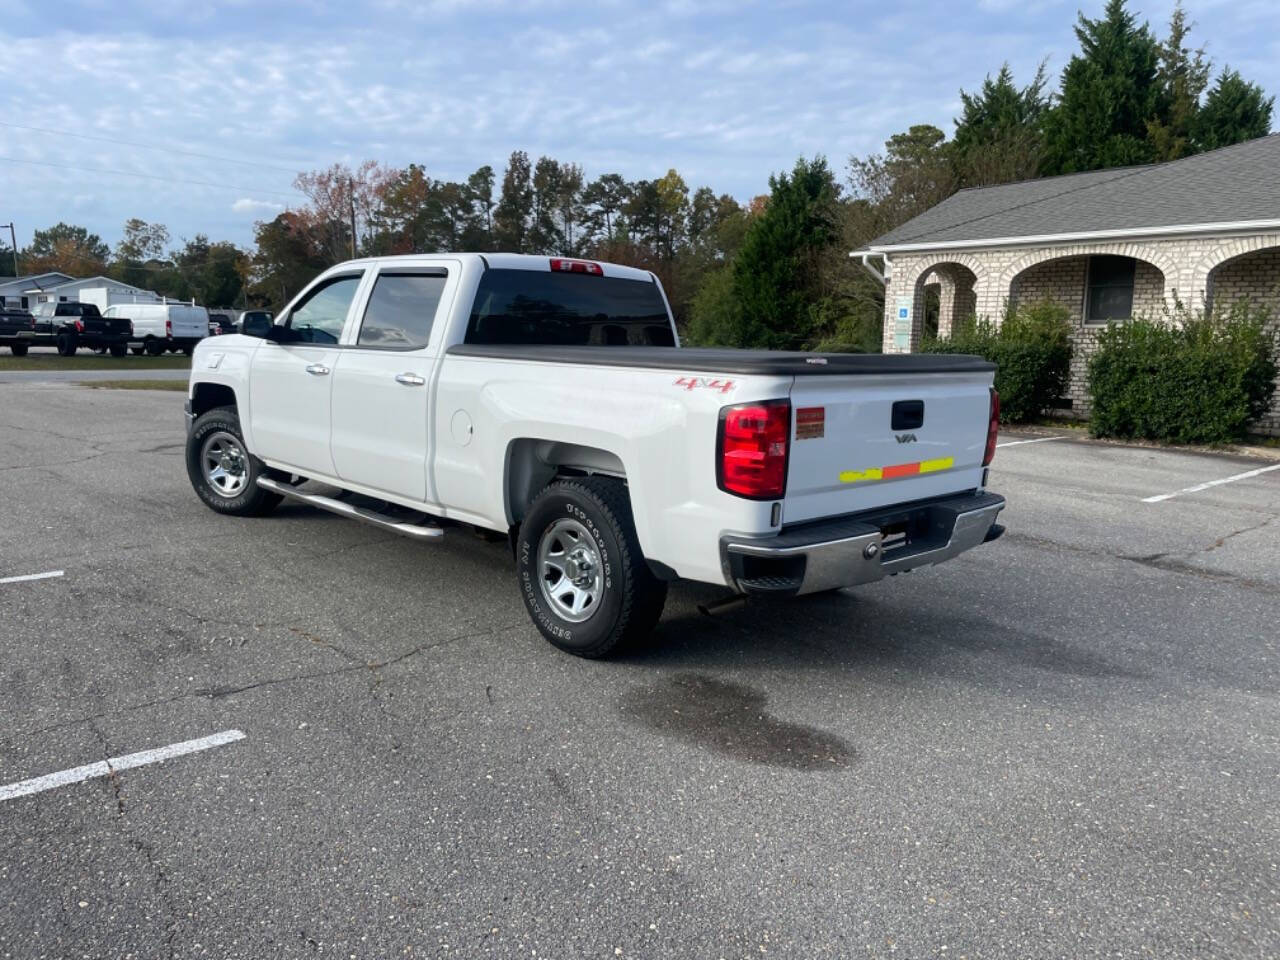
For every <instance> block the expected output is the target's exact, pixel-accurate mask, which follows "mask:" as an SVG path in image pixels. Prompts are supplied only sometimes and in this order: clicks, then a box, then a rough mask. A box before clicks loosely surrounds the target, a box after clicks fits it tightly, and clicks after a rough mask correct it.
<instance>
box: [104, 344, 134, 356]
mask: <svg viewBox="0 0 1280 960" xmlns="http://www.w3.org/2000/svg"><path fill="white" fill-rule="evenodd" d="M107 349H108V350H110V351H111V355H112V356H113V357H123V356H127V355H128V353H129V348H128V347H127V346H125V345H124V344H123V343H113V344H112V345H111V346H110V347H108V348H107Z"/></svg>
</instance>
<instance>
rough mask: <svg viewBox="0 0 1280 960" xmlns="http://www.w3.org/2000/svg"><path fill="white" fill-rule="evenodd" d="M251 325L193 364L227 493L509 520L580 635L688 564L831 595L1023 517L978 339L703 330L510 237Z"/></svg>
mask: <svg viewBox="0 0 1280 960" xmlns="http://www.w3.org/2000/svg"><path fill="white" fill-rule="evenodd" d="M246 327H247V329H245V330H243V331H242V332H241V333H240V334H233V335H231V336H224V337H215V338H213V339H209V340H205V341H202V342H201V343H200V345H199V346H198V347H197V348H196V352H195V360H194V362H193V363H192V367H191V383H190V390H189V395H188V401H187V417H188V437H187V471H188V474H189V476H190V478H191V483H192V485H193V486H194V487H195V490H196V492H197V493H198V494H199V496H200V498H201V499H202V500H203V501H204V502H205V503H206V504H207V505H208V506H210V507H212V508H213V509H214V510H217V511H218V512H220V513H227V514H238V515H249V514H262V513H265V512H267V511H269V510H271V509H272V508H274V507H275V506H276V505H277V504H278V503H279V502H280V501H281V499H282V498H284V497H288V498H292V499H294V500H297V501H301V502H303V503H307V504H311V505H312V506H315V507H319V508H322V509H325V510H330V511H333V512H335V513H339V514H343V515H346V516H349V517H353V518H357V519H361V520H364V521H366V522H369V523H373V524H376V525H378V526H380V527H383V528H384V529H388V530H392V531H395V532H397V533H401V534H406V535H408V536H411V537H416V538H419V539H422V540H430V539H432V538H435V537H439V536H442V535H443V534H444V531H445V529H446V528H448V527H451V526H455V525H469V526H471V527H474V528H479V529H481V530H483V531H493V532H496V533H497V534H499V535H502V536H503V537H504V538H505V537H509V538H510V542H511V545H512V549H513V552H514V554H515V565H516V572H517V583H518V586H519V589H520V593H521V595H522V597H523V599H524V602H525V605H526V607H527V608H528V611H529V614H530V616H531V617H532V619H533V622H534V623H535V624H536V625H537V627H538V629H539V630H540V631H541V632H542V633H543V634H544V635H545V636H546V638H547V639H548V640H550V641H551V642H552V643H553V644H555V645H556V646H558V647H561V648H563V649H565V650H567V651H570V652H571V653H575V654H578V655H580V656H589V657H598V656H604V655H606V654H608V653H610V652H612V651H614V650H615V649H617V648H618V647H619V645H620V644H623V643H625V642H627V641H629V640H632V639H635V638H638V637H640V636H642V635H644V634H646V633H647V632H648V631H650V630H651V629H652V628H653V626H654V625H655V624H656V623H657V621H658V618H659V617H660V616H661V613H662V607H663V604H664V602H665V600H666V594H667V584H668V583H669V582H671V581H673V580H676V579H688V580H696V581H703V582H706V583H713V584H719V585H723V586H726V587H728V588H730V589H731V590H732V591H734V592H735V593H738V594H748V595H768V596H773V597H782V596H789V595H794V594H805V593H813V592H816V591H822V590H834V589H838V588H840V587H845V586H850V585H853V584H859V583H868V582H870V581H874V580H878V579H880V578H882V577H884V576H886V575H889V574H896V573H902V572H906V571H908V570H911V569H913V568H916V567H921V566H925V565H928V564H935V563H939V562H941V561H943V560H947V559H949V558H951V557H953V556H955V555H956V554H958V553H960V552H962V551H964V550H968V549H969V548H970V547H974V546H977V545H978V544H980V543H983V542H984V541H987V540H992V539H995V537H997V536H999V535H1000V533H1001V532H1002V531H1003V528H1002V527H1001V526H1000V525H999V524H997V523H996V515H997V514H998V513H999V512H1000V510H1001V508H1002V507H1003V506H1004V499H1003V498H1002V497H999V496H997V495H995V494H991V493H988V492H986V485H987V467H988V464H989V463H990V462H991V457H992V454H993V453H994V450H995V440H996V425H997V418H998V401H997V398H996V395H995V391H994V390H993V389H992V386H991V383H992V377H993V367H992V365H991V364H989V363H987V362H986V361H984V360H981V359H979V358H976V357H964V356H931V355H886V356H869V355H846V354H808V353H782V352H767V351H750V350H721V349H698V348H692V349H686V348H680V347H678V344H677V337H676V333H675V328H674V325H673V323H672V319H671V314H670V309H669V307H668V304H667V300H666V296H665V294H664V293H663V290H662V287H661V285H660V284H659V283H658V281H657V279H656V278H655V277H654V276H653V274H651V273H648V272H646V271H643V270H637V269H634V268H631V267H623V266H616V265H614V264H609V263H598V262H594V261H586V260H570V259H560V258H547V257H533V256H520V255H515V254H484V255H481V254H450V255H438V256H410V257H380V258H376V259H367V260H353V261H350V262H348V263H343V264H340V265H338V266H336V267H333V268H332V269H330V270H327V271H325V272H324V273H323V274H321V275H320V276H319V277H318V278H317V279H316V280H315V281H314V282H312V283H311V284H310V285H309V286H308V287H307V288H306V289H305V290H303V291H302V293H300V294H299V295H298V297H297V298H296V299H294V300H293V302H292V303H291V304H290V305H289V306H288V307H287V308H286V309H285V310H284V311H283V312H282V313H281V314H280V315H279V316H278V317H276V318H275V319H274V321H271V320H267V319H263V320H261V321H260V322H257V323H247V324H246ZM334 488H336V489H334Z"/></svg>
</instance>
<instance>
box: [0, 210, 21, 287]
mask: <svg viewBox="0 0 1280 960" xmlns="http://www.w3.org/2000/svg"><path fill="white" fill-rule="evenodd" d="M5 227H8V228H9V243H10V245H11V246H12V247H13V275H14V276H15V277H16V276H19V271H18V237H17V234H15V233H14V232H13V223H12V221H10V222H9V223H0V230H2V229H4V228H5Z"/></svg>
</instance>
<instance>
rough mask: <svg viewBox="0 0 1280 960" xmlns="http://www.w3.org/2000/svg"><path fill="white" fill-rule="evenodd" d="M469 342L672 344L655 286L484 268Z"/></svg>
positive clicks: (664, 309) (645, 282)
mask: <svg viewBox="0 0 1280 960" xmlns="http://www.w3.org/2000/svg"><path fill="white" fill-rule="evenodd" d="M466 342H467V343H487V344H531V345H554V346H610V347H612V346H618V347H626V346H650V347H673V346H675V337H674V336H673V335H672V333H671V321H670V319H669V318H668V316H667V305H666V303H665V302H664V301H663V299H662V294H661V292H660V291H659V290H658V285H657V284H656V283H655V282H653V281H652V280H628V279H624V278H621V277H602V276H596V275H592V274H586V273H552V272H551V271H549V270H548V271H545V272H543V271H540V270H486V271H485V272H484V275H483V276H482V277H481V278H480V285H479V288H478V289H477V290H476V299H475V303H474V305H473V306H472V308H471V320H470V322H469V323H468V324H467V336H466Z"/></svg>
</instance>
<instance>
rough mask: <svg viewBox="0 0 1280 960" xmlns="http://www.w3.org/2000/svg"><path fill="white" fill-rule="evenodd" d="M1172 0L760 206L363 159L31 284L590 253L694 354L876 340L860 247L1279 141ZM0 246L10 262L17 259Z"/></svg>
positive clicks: (41, 243) (142, 229)
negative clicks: (641, 275)
mask: <svg viewBox="0 0 1280 960" xmlns="http://www.w3.org/2000/svg"><path fill="white" fill-rule="evenodd" d="M1190 33H1191V25H1190V22H1189V21H1188V18H1187V15H1186V12H1185V11H1184V10H1183V9H1182V7H1180V6H1179V7H1177V8H1176V9H1175V11H1174V13H1173V15H1172V17H1171V19H1170V22H1169V24H1168V27H1167V31H1166V34H1165V36H1164V37H1157V36H1156V34H1155V33H1154V32H1153V31H1152V29H1151V28H1150V26H1149V25H1148V24H1147V23H1145V22H1139V20H1138V17H1137V16H1136V15H1135V14H1134V13H1133V12H1131V11H1130V10H1129V8H1128V6H1127V4H1126V0H1108V2H1107V4H1106V7H1105V9H1104V11H1103V13H1102V15H1101V16H1100V17H1098V18H1096V19H1091V18H1089V17H1086V16H1085V15H1084V14H1083V13H1081V14H1079V15H1078V18H1077V23H1076V26H1075V34H1076V37H1077V40H1078V42H1079V49H1078V50H1077V51H1076V52H1075V53H1074V54H1073V55H1072V57H1071V58H1070V60H1069V62H1068V63H1067V65H1066V67H1065V68H1064V69H1063V71H1062V75H1061V78H1060V80H1059V83H1058V88H1057V89H1056V90H1055V91H1050V90H1049V83H1048V78H1047V74H1046V69H1045V66H1044V65H1043V64H1042V65H1041V66H1040V68H1039V69H1038V70H1037V71H1036V73H1035V74H1034V75H1033V76H1032V77H1031V78H1030V79H1029V80H1028V81H1027V82H1026V83H1025V84H1022V85H1019V84H1018V83H1017V82H1016V80H1015V77H1014V75H1013V73H1012V71H1011V70H1010V69H1009V67H1008V65H1007V64H1005V65H1003V66H1001V67H1000V68H999V70H997V71H996V73H995V74H994V76H992V75H988V76H987V77H986V78H985V79H984V81H983V82H982V83H981V85H980V86H979V87H977V88H976V89H974V90H972V91H965V90H962V91H961V92H960V98H961V113H960V116H959V117H957V118H955V120H954V130H953V132H952V135H951V137H950V139H948V137H947V134H946V133H945V132H944V131H943V130H941V129H940V128H938V127H936V126H932V125H928V124H920V125H914V126H911V127H910V128H909V129H907V130H906V131H903V132H901V133H897V134H894V135H893V136H891V137H890V138H889V139H888V140H887V141H886V143H885V147H884V150H883V151H882V152H878V153H873V154H871V155H868V156H854V157H850V158H849V160H848V162H847V165H846V167H845V168H844V169H843V170H842V171H839V172H837V171H836V170H833V169H832V168H831V167H830V166H829V164H828V162H827V161H826V159H825V158H823V157H815V158H813V159H806V158H802V159H800V160H799V161H797V163H796V165H795V166H794V168H793V169H792V170H789V171H785V172H781V173H777V174H775V175H774V176H772V177H771V178H770V180H769V192H768V193H767V194H765V195H762V196H758V197H755V198H753V199H751V200H749V201H747V202H745V203H742V202H739V201H738V200H737V199H735V198H734V197H732V196H730V195H728V194H725V193H717V192H716V191H715V190H714V189H712V188H711V187H710V186H705V185H704V186H698V187H697V188H696V189H692V190H691V189H690V187H689V185H688V184H687V182H686V181H685V180H684V178H683V177H681V175H680V174H679V173H678V172H677V171H676V170H675V169H671V170H668V171H667V173H666V174H665V175H663V176H661V177H657V178H656V179H652V180H646V179H640V180H628V179H627V178H625V177H623V176H622V175H621V174H619V173H605V174H601V175H597V176H594V177H589V176H588V175H587V173H586V171H584V169H583V168H582V167H581V166H580V165H578V164H575V163H568V162H563V161H559V160H556V159H554V158H552V157H547V156H543V157H539V158H538V159H537V160H533V159H532V158H531V157H530V156H529V155H528V154H527V153H526V152H524V151H521V150H517V151H514V152H513V153H512V154H511V155H510V157H508V159H507V161H506V164H505V167H504V169H503V171H502V174H501V177H499V176H498V174H497V172H496V171H495V169H494V168H493V167H492V166H489V165H485V166H482V167H480V168H479V169H477V170H476V171H475V172H474V173H472V174H471V175H470V176H468V177H466V178H464V179H461V180H456V181H455V180H440V179H436V178H434V177H432V176H430V174H429V173H428V171H427V170H426V169H425V168H424V167H422V166H420V165H418V164H412V163H411V164H409V165H408V166H407V167H404V168H392V167H387V166H385V165H383V164H381V163H378V162H377V161H373V160H369V161H365V162H364V163H362V164H360V165H358V166H354V167H352V166H348V165H345V164H335V165H334V166H332V167H330V168H328V169H326V170H319V171H312V172H306V173H302V174H299V175H298V177H297V178H296V180H295V183H294V185H295V188H296V189H297V190H298V191H299V192H300V193H301V194H302V195H304V196H305V197H306V202H305V203H302V204H299V205H298V206H296V207H295V208H293V209H289V210H286V211H284V212H282V213H280V214H279V215H278V216H276V217H275V218H273V219H272V220H269V221H264V222H260V223H258V224H257V225H256V228H255V243H254V248H253V249H252V250H247V251H246V250H239V249H238V248H236V247H235V246H234V245H232V244H229V243H221V242H220V243H213V242H210V241H209V240H208V238H206V237H203V236H197V237H196V238H195V239H194V240H190V241H186V242H185V243H184V244H183V245H182V247H181V248H179V249H175V250H170V251H168V252H167V253H166V249H167V247H168V245H169V236H168V232H167V231H166V230H165V228H164V227H163V226H161V225H159V224H148V223H146V222H144V221H140V220H130V221H128V222H127V223H126V224H125V230H124V237H123V239H122V240H121V241H120V243H119V244H117V246H116V248H115V249H114V250H110V249H108V247H107V246H106V245H105V244H103V243H102V241H101V240H100V238H98V237H97V236H95V235H93V234H90V233H88V231H86V230H85V229H84V228H83V227H76V226H69V225H66V224H58V225H57V226H55V227H52V228H50V229H49V230H44V231H37V233H36V235H35V239H34V240H33V242H32V244H31V246H30V247H29V248H27V249H26V250H24V251H22V259H23V269H24V272H34V270H35V269H38V268H45V269H61V270H64V272H68V273H73V274H76V275H81V276H83V275H88V274H91V273H92V272H95V271H97V272H106V273H108V274H110V275H112V276H117V277H119V278H121V279H124V280H127V281H129V282H132V283H137V285H139V286H143V287H147V288H148V289H153V290H156V291H157V292H160V293H165V294H167V295H170V296H177V297H182V298H186V297H195V299H196V300H197V301H199V302H204V303H207V304H209V305H210V306H225V305H234V304H238V303H247V304H252V305H267V306H273V307H279V306H281V305H283V303H284V302H285V301H287V300H288V299H289V298H290V297H291V296H292V295H293V294H294V293H296V292H297V291H298V289H299V288H301V287H302V286H303V285H304V284H305V283H306V282H307V281H308V280H310V279H311V278H312V277H313V276H314V275H315V274H316V273H318V272H319V271H321V270H323V269H325V268H327V267H329V266H331V265H332V264H334V263H337V262H340V261H342V260H344V259H347V258H348V257H350V256H352V255H353V254H354V255H357V256H366V255H383V254H403V253H430V252H438V251H446V250H475V251H482V252H483V251H494V250H505V251H513V252H518V253H535V254H548V255H568V256H585V257H591V258H595V259H602V260H612V261H617V262H622V263H629V264H633V265H636V266H639V267H643V268H646V269H650V270H652V271H653V272H654V273H655V274H657V275H658V276H659V277H660V279H661V280H662V281H663V284H664V286H665V287H666V289H667V291H668V296H669V299H670V300H671V303H672V307H673V310H674V311H675V313H676V316H677V321H678V322H679V323H680V325H681V328H682V331H683V332H684V334H685V336H686V337H687V339H688V340H690V341H691V342H699V343H720V344H727V345H734V346H744V347H747V346H759V347H774V348H801V347H814V346H818V347H823V348H828V349H852V350H877V349H879V344H880V329H881V317H882V314H883V298H884V291H883V288H882V287H881V286H880V284H879V283H878V282H877V281H875V280H874V279H872V278H871V277H869V276H868V275H867V274H866V273H865V272H864V271H863V270H862V269H861V266H860V265H859V264H857V263H854V262H852V261H850V259H849V257H848V256H847V253H848V251H850V250H854V249H858V248H861V247H864V246H865V245H866V244H867V243H868V242H870V241H871V240H873V239H874V238H876V237H877V236H880V235H882V234H883V233H885V232H887V231H889V230H891V229H893V228H894V227H896V226H899V225H900V224H902V223H904V222H906V221H907V220H909V219H911V218H912V217H914V216H916V215H918V214H920V213H922V212H924V211H925V210H927V209H928V208H930V207H932V206H934V205H935V204H937V203H940V202H941V201H943V200H945V199H946V198H947V197H948V196H950V195H951V194H952V193H954V192H956V191H957V190H959V189H962V188H965V187H983V186H992V185H996V184H1001V183H1008V182H1012V181H1016V180H1025V179H1031V178H1035V177H1042V176H1053V175H1057V174H1063V173H1073V172H1079V171H1085V170H1096V169H1103V168H1108V167H1115V166H1124V165H1131V164H1143V163H1152V162H1160V161H1167V160H1174V159H1178V158H1180V157H1184V156H1189V155H1191V154H1194V153H1198V152H1201V151H1205V150H1212V149H1216V148H1218V147H1222V146H1227V145H1230V144H1233V143H1239V142H1241V141H1244V140H1248V139H1252V138H1255V137H1259V136H1264V135H1266V134H1267V133H1268V132H1269V131H1270V128H1271V119H1272V108H1273V103H1274V98H1271V97H1268V96H1266V94H1265V92H1264V91H1263V90H1262V89H1261V88H1260V87H1259V86H1257V85H1256V84H1253V83H1251V82H1249V81H1247V80H1245V79H1244V78H1243V77H1241V76H1240V74H1239V73H1237V72H1236V71H1234V70H1232V69H1230V67H1226V66H1224V67H1222V68H1221V69H1220V70H1218V71H1217V73H1216V75H1215V73H1214V70H1213V66H1212V64H1211V63H1210V61H1209V59H1208V57H1207V56H1206V54H1205V51H1204V49H1203V48H1202V47H1193V46H1191V44H1190V40H1189V37H1190ZM3 257H4V255H3V253H0V264H3V263H5V260H4V258H3Z"/></svg>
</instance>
